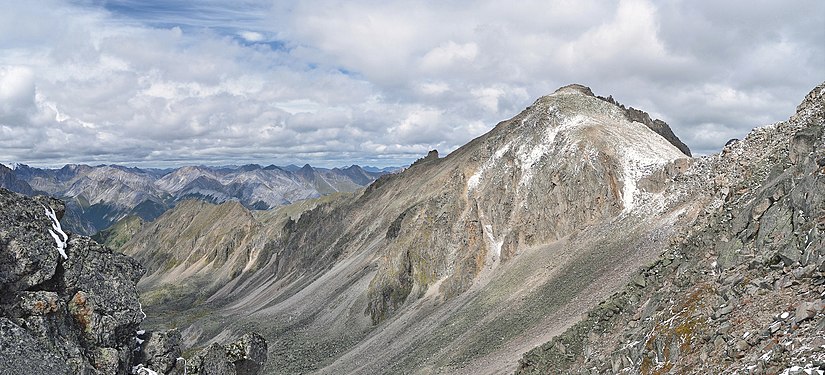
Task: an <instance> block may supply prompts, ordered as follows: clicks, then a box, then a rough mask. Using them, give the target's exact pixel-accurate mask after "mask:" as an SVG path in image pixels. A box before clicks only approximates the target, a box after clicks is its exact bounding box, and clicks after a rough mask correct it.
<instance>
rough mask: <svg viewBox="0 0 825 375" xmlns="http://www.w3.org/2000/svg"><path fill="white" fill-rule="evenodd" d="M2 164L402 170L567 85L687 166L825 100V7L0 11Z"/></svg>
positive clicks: (306, 4) (689, 4) (117, 2)
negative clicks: (623, 108) (649, 128)
mask: <svg viewBox="0 0 825 375" xmlns="http://www.w3.org/2000/svg"><path fill="white" fill-rule="evenodd" d="M0 9H2V11H0V162H5V163H8V162H24V163H27V164H30V165H36V166H59V165H63V164H65V163H91V164H99V163H121V164H128V165H141V166H171V165H186V164H199V163H204V164H212V165H221V164H239V163H246V162H255V163H259V164H270V163H275V164H289V163H296V164H297V163H305V162H308V163H310V164H313V165H318V166H342V165H349V164H353V163H358V164H362V165H378V166H387V165H402V164H407V163H409V162H411V161H413V160H414V159H416V158H418V157H420V156H423V155H424V154H426V152H427V150H430V149H433V148H436V149H438V150H440V151H441V152H442V154H445V153H447V152H449V151H452V150H454V149H455V148H457V147H459V146H461V145H462V144H464V143H466V142H467V141H469V140H471V139H472V138H474V137H477V136H479V135H481V134H483V133H485V132H487V131H488V130H490V129H491V128H492V127H493V126H494V125H495V124H496V123H497V122H499V121H501V120H504V119H508V118H510V117H512V116H514V115H516V114H517V113H518V112H519V111H521V110H522V109H524V107H526V106H528V105H530V103H532V102H533V101H534V100H535V99H536V98H538V97H539V96H541V95H545V94H549V93H551V92H553V91H554V90H555V89H556V88H558V87H559V86H562V85H565V84H568V83H574V82H576V83H582V84H585V85H587V86H590V87H591V88H592V89H593V91H594V92H595V93H596V94H598V95H604V96H607V95H613V97H614V98H616V99H617V100H618V101H620V102H622V103H624V104H626V105H630V106H634V107H637V108H640V109H643V110H646V111H648V112H650V113H651V115H653V116H654V117H658V118H661V119H663V120H665V121H666V122H668V123H669V124H670V125H671V127H672V128H673V130H674V132H675V133H676V134H677V135H678V136H679V137H680V138H681V139H682V140H683V141H684V142H685V143H686V144H687V145H688V146H689V147H690V148H691V149H692V150H693V151H694V153H696V154H707V153H713V152H717V151H718V150H719V149H720V148H721V146H722V145H723V144H724V143H725V142H726V141H727V140H728V139H730V138H741V137H743V136H744V135H745V134H746V133H747V132H748V131H750V130H751V129H752V128H754V127H756V126H760V125H765V124H769V123H773V122H777V121H782V120H785V119H787V118H788V117H789V116H790V115H791V114H792V113H793V111H794V109H795V107H796V105H797V104H799V102H800V101H801V100H802V98H803V97H804V96H805V94H807V93H808V92H809V91H810V90H811V89H812V88H813V87H814V86H815V85H817V84H819V83H820V82H822V81H823V80H825V2H823V1H818V0H809V1H770V2H765V1H753V0H746V1H716V0H713V1H694V0H690V1H687V0H685V1H661V2H654V1H644V0H628V1H618V2H615V3H610V2H607V1H601V0H595V1H586V0H585V1H581V0H561V1H548V0H541V1H521V0H519V1H478V0H472V1H432V2H423V1H410V2H400V1H324V0H321V1H263V0H240V1H239V0H235V1H210V0H204V1H183V0H158V1H142V0H141V1H138V0H114V1H104V0H78V1H69V2H66V1H17V0H0Z"/></svg>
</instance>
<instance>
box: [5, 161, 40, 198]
mask: <svg viewBox="0 0 825 375" xmlns="http://www.w3.org/2000/svg"><path fill="white" fill-rule="evenodd" d="M0 187H3V188H6V189H9V190H11V191H13V192H15V193H20V194H26V195H34V189H32V187H31V186H30V185H29V184H28V183H26V181H23V180H21V179H19V178H17V176H16V175H15V174H14V171H13V170H11V169H10V168H9V167H7V166H5V165H3V164H0Z"/></svg>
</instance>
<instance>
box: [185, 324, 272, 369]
mask: <svg viewBox="0 0 825 375" xmlns="http://www.w3.org/2000/svg"><path fill="white" fill-rule="evenodd" d="M266 350H267V344H266V340H264V338H263V337H261V336H260V335H258V334H257V333H248V334H246V335H243V336H242V337H241V338H240V339H238V340H237V341H235V342H233V343H231V344H228V345H219V344H212V345H209V346H208V347H206V349H203V350H201V351H200V352H199V353H198V354H196V355H195V356H194V357H192V358H191V359H190V360H189V361H187V364H186V370H187V371H186V372H187V374H190V375H257V374H259V373H260V371H261V369H263V365H264V363H265V362H266V358H267V354H266Z"/></svg>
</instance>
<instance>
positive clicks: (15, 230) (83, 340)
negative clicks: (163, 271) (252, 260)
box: [0, 188, 266, 375]
mask: <svg viewBox="0 0 825 375" xmlns="http://www.w3.org/2000/svg"><path fill="white" fill-rule="evenodd" d="M52 210H54V212H55V219H56V220H59V219H60V218H61V217H62V216H63V213H64V206H63V203H62V202H60V201H58V200H56V199H53V198H47V197H43V196H38V197H27V196H24V195H20V194H17V193H14V192H11V191H8V190H6V189H2V188H0V374H3V375H5V374H38V375H41V374H129V373H135V374H141V373H142V374H146V375H153V374H158V373H159V374H165V375H179V374H184V373H185V369H184V366H185V364H184V362H185V360H184V359H183V358H181V335H180V333H179V332H178V331H177V330H170V331H166V332H148V333H147V332H144V331H143V330H139V327H140V324H141V322H142V321H143V319H144V318H145V317H146V315H145V314H144V313H143V311H142V309H141V306H140V302H139V301H138V292H137V289H136V285H137V282H138V281H139V279H140V278H141V276H143V274H144V273H145V270H144V268H143V267H142V266H141V265H140V264H139V263H137V262H136V261H135V260H133V259H132V258H130V257H127V256H126V255H123V254H120V253H115V252H113V251H112V250H110V249H109V248H107V247H104V246H102V245H100V244H98V243H96V242H95V241H94V240H92V239H90V238H88V237H85V236H77V235H73V234H72V235H66V236H65V237H63V234H64V233H63V232H62V229H61V228H60V226H59V223H55V222H54V221H53V219H51V218H49V214H47V212H48V213H51V212H52ZM64 243H65V244H64ZM61 245H62V246H61ZM60 250H62V251H64V252H65V254H66V256H65V257H64V256H63V255H62V254H61V253H60ZM220 348H221V355H220V356H216V355H213V356H205V357H204V356H201V357H198V358H205V359H206V360H208V363H210V364H212V363H215V366H218V367H215V368H220V366H221V365H223V366H224V367H225V368H226V369H228V370H227V371H230V372H219V371H218V372H210V370H209V369H211V368H212V367H208V368H206V369H205V370H201V372H200V373H201V374H220V373H227V374H243V375H254V374H257V373H258V371H259V370H260V369H261V368H262V367H263V364H264V362H265V361H266V342H265V341H264V340H263V338H261V337H260V336H258V335H254V334H252V335H247V336H243V337H242V338H241V339H240V340H239V341H237V342H235V343H232V344H230V345H227V346H225V347H220ZM197 360H200V359H197ZM200 361H201V362H197V363H202V362H203V360H200ZM220 361H223V362H220Z"/></svg>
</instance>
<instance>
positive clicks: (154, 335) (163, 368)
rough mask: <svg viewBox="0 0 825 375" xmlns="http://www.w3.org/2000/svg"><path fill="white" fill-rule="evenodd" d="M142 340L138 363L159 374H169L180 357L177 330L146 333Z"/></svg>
mask: <svg viewBox="0 0 825 375" xmlns="http://www.w3.org/2000/svg"><path fill="white" fill-rule="evenodd" d="M142 339H143V340H144V341H143V344H142V345H141V346H140V348H141V350H140V362H141V363H143V364H144V365H145V366H146V367H149V368H151V369H153V370H155V371H157V372H159V373H163V374H169V373H171V372H172V370H173V369H175V367H176V364H177V362H178V358H180V357H181V336H180V332H179V331H178V330H177V329H171V330H168V331H165V332H147V333H145V334H144V335H142ZM181 373H182V372H181Z"/></svg>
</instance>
